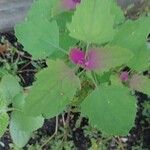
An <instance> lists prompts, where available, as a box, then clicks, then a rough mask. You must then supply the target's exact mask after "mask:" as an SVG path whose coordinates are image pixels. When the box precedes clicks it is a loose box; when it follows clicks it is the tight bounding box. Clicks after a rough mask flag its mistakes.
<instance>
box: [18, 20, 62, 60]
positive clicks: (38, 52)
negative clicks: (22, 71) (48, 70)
mask: <svg viewBox="0 0 150 150" xmlns="http://www.w3.org/2000/svg"><path fill="white" fill-rule="evenodd" d="M15 34H16V36H17V38H18V40H19V42H20V43H22V44H23V46H24V48H25V50H27V51H28V52H30V53H31V54H32V56H33V58H35V59H39V58H45V57H48V56H50V55H51V54H52V53H53V52H54V51H55V50H56V49H57V48H58V47H59V29H58V26H57V23H56V21H52V22H49V21H48V20H46V19H44V18H37V19H35V20H28V19H27V20H25V21H24V22H22V23H21V24H18V25H17V26H16V27H15Z"/></svg>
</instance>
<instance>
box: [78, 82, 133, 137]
mask: <svg viewBox="0 0 150 150" xmlns="http://www.w3.org/2000/svg"><path fill="white" fill-rule="evenodd" d="M81 111H82V114H84V115H87V116H88V117H89V121H90V123H91V124H92V125H93V126H96V127H97V128H98V129H100V130H101V131H102V133H103V134H105V135H127V134H128V132H129V130H130V129H131V128H132V127H133V126H134V120H135V116H136V99H135V97H133V96H131V95H130V91H129V89H127V88H126V87H123V86H114V85H111V86H108V87H100V89H96V90H95V91H93V92H92V93H91V94H90V95H89V96H88V97H87V98H86V99H85V100H84V101H83V103H82V104H81Z"/></svg>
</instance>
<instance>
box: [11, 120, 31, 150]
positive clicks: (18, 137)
mask: <svg viewBox="0 0 150 150" xmlns="http://www.w3.org/2000/svg"><path fill="white" fill-rule="evenodd" d="M9 128H10V129H9V130H10V135H11V138H12V140H13V143H14V144H15V145H16V146H17V147H20V148H21V147H23V146H25V145H26V144H27V142H28V140H29V139H30V137H31V132H27V131H22V130H20V129H19V128H18V124H17V122H16V121H15V120H13V118H12V119H11V120H10V127H9Z"/></svg>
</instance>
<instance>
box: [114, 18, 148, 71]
mask: <svg viewBox="0 0 150 150" xmlns="http://www.w3.org/2000/svg"><path fill="white" fill-rule="evenodd" d="M149 33H150V17H142V18H140V19H138V20H136V21H131V20H128V21H126V22H125V23H124V24H122V25H121V26H120V27H119V28H118V32H117V33H116V35H115V37H114V39H113V41H112V44H116V45H118V46H121V47H124V48H127V49H130V50H131V51H132V52H133V53H134V57H133V59H132V60H131V61H130V62H129V63H128V65H129V67H132V68H133V69H135V70H137V71H142V70H144V69H146V68H147V67H148V61H149V56H150V50H148V47H147V43H146V41H147V36H148V34H149Z"/></svg>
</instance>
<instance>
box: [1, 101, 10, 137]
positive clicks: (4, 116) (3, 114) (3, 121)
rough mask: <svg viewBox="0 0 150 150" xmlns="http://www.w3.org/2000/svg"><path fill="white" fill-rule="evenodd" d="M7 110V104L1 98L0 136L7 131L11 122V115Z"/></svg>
mask: <svg viewBox="0 0 150 150" xmlns="http://www.w3.org/2000/svg"><path fill="white" fill-rule="evenodd" d="M5 110H6V105H5V103H4V101H2V100H1V99H0V138H1V136H2V135H3V134H4V132H5V131H6V129H7V126H8V123H9V116H8V114H7V113H6V111H5Z"/></svg>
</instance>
